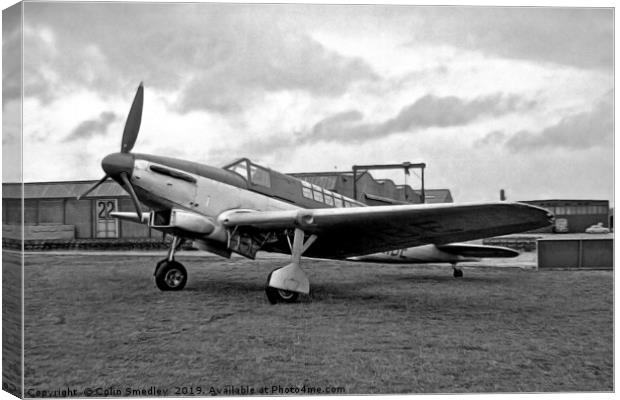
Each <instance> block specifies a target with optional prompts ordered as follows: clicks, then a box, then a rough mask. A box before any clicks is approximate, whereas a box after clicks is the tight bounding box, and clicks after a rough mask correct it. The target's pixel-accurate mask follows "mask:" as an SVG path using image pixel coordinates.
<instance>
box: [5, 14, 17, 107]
mask: <svg viewBox="0 0 620 400" xmlns="http://www.w3.org/2000/svg"><path fill="white" fill-rule="evenodd" d="M21 9H22V8H21V5H20V4H16V5H14V6H13V7H10V8H7V9H6V10H4V11H3V12H2V54H3V57H2V108H3V109H4V108H5V107H6V105H7V104H8V103H9V102H11V101H12V100H19V99H21V82H22V68H21V59H22V43H21V32H22V29H21V15H22V14H21Z"/></svg>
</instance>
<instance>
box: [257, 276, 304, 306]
mask: <svg viewBox="0 0 620 400" xmlns="http://www.w3.org/2000/svg"><path fill="white" fill-rule="evenodd" d="M270 280H271V273H270V274H269V276H268V277H267V285H266V286H265V294H266V295H267V300H269V302H270V303H271V304H276V303H294V302H296V301H297V298H298V297H299V293H297V292H291V291H290V290H284V289H277V288H273V287H270V286H269V281H270Z"/></svg>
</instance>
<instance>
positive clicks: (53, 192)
mask: <svg viewBox="0 0 620 400" xmlns="http://www.w3.org/2000/svg"><path fill="white" fill-rule="evenodd" d="M95 182H96V181H73V182H43V183H25V184H24V185H23V188H24V210H23V211H24V236H25V237H26V238H27V239H64V240H72V239H85V238H119V237H124V238H150V237H157V238H161V233H159V232H157V231H152V230H151V229H149V228H147V227H146V226H145V225H140V224H135V223H131V222H128V221H118V220H116V219H115V218H112V217H110V215H109V214H110V212H112V211H134V210H135V208H134V207H133V204H132V202H131V199H130V198H129V195H128V194H127V193H125V191H124V190H123V189H122V188H121V187H120V186H119V185H118V184H117V183H116V182H114V181H107V182H105V183H103V184H102V185H101V186H99V187H98V188H97V189H96V190H95V191H94V192H92V193H91V194H90V195H89V196H88V198H85V199H81V200H77V196H78V195H79V194H81V193H84V192H85V191H86V190H87V189H88V188H89V187H90V186H92V185H93V184H94V183H95ZM21 190H22V185H21V184H19V183H3V184H2V233H3V235H2V236H3V238H16V237H15V236H16V235H21V232H19V224H20V214H21ZM18 237H19V236H18Z"/></svg>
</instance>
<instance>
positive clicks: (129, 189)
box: [121, 172, 142, 221]
mask: <svg viewBox="0 0 620 400" xmlns="http://www.w3.org/2000/svg"><path fill="white" fill-rule="evenodd" d="M121 180H122V181H123V183H124V184H125V189H126V190H127V192H129V197H131V200H132V201H133V205H134V207H136V214H137V215H138V221H142V208H140V200H138V196H136V192H134V190H133V186H131V182H129V178H127V173H126V172H121Z"/></svg>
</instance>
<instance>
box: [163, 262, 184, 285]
mask: <svg viewBox="0 0 620 400" xmlns="http://www.w3.org/2000/svg"><path fill="white" fill-rule="evenodd" d="M186 283H187V270H186V269H185V267H184V266H183V264H181V263H179V262H176V261H168V260H164V261H163V262H160V263H158V264H157V267H156V269H155V284H156V285H157V287H158V288H159V290H181V289H183V288H184V287H185V284H186Z"/></svg>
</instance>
